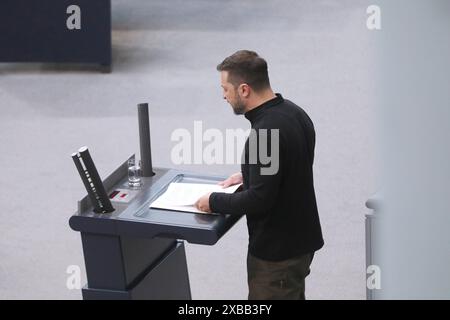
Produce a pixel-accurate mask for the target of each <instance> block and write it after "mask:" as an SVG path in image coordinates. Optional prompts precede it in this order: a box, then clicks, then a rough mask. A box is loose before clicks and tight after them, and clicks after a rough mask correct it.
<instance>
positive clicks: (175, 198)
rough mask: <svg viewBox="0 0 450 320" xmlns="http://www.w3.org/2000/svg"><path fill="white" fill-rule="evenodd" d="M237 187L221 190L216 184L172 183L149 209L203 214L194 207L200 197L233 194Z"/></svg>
mask: <svg viewBox="0 0 450 320" xmlns="http://www.w3.org/2000/svg"><path fill="white" fill-rule="evenodd" d="M239 187H240V184H237V185H234V186H231V187H228V188H223V187H222V186H220V185H218V184H204V183H177V182H172V183H171V184H169V186H168V187H167V190H166V192H164V193H163V194H162V195H161V196H159V198H157V199H156V200H155V201H153V202H152V203H151V204H150V208H157V209H165V210H174V211H186V212H196V213H205V212H203V211H200V210H198V209H197V208H196V207H195V206H194V205H195V203H196V202H197V200H198V199H199V198H200V197H201V196H203V195H205V194H207V193H209V192H224V193H234V192H235V191H236V190H237V189H238V188H239Z"/></svg>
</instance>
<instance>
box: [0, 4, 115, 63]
mask: <svg viewBox="0 0 450 320" xmlns="http://www.w3.org/2000/svg"><path fill="white" fill-rule="evenodd" d="M0 47H1V50H0V62H66V63H96V64H100V65H103V66H105V70H108V68H109V66H110V65H111V0H95V1H93V0H36V1H30V0H1V1H0Z"/></svg>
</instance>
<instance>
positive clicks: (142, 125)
mask: <svg viewBox="0 0 450 320" xmlns="http://www.w3.org/2000/svg"><path fill="white" fill-rule="evenodd" d="M138 118H139V119H138V120H139V143H140V148H141V170H142V176H144V177H151V176H154V175H155V173H154V172H153V165H152V147H151V142H150V120H149V115H148V103H140V104H138Z"/></svg>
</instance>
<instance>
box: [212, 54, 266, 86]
mask: <svg viewBox="0 0 450 320" xmlns="http://www.w3.org/2000/svg"><path fill="white" fill-rule="evenodd" d="M217 71H227V72H228V82H230V83H231V84H232V85H233V86H234V87H235V88H237V87H239V85H240V84H242V83H246V84H248V85H249V86H250V87H252V89H253V90H255V91H257V92H258V91H261V90H263V89H267V88H269V87H270V82H269V74H268V72H267V62H266V60H264V59H263V58H261V57H260V56H259V55H258V54H257V53H256V52H254V51H249V50H240V51H237V52H235V53H233V54H232V55H231V56H229V57H228V58H226V59H225V60H223V61H222V63H221V64H219V65H218V66H217Z"/></svg>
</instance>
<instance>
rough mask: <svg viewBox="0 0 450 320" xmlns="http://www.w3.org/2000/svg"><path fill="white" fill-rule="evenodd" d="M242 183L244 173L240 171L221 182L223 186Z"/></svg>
mask: <svg viewBox="0 0 450 320" xmlns="http://www.w3.org/2000/svg"><path fill="white" fill-rule="evenodd" d="M239 183H242V173H241V172H238V173H235V174H232V175H231V176H229V177H228V178H227V179H226V180H223V181H221V182H219V185H221V186H222V187H223V188H228V187H230V186H234V185H236V184H239Z"/></svg>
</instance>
